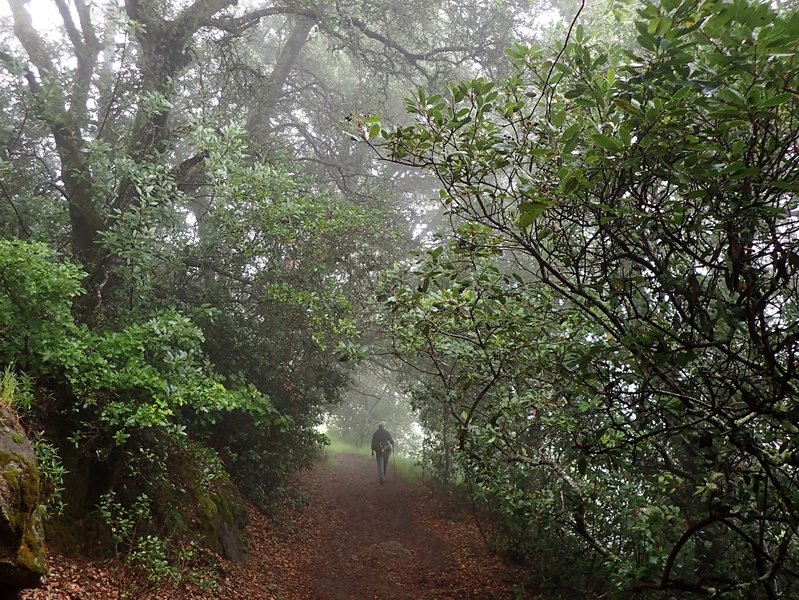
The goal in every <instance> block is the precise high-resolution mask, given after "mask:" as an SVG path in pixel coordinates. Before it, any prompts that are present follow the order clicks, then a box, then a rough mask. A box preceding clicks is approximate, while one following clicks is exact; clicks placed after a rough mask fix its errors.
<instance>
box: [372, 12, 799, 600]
mask: <svg viewBox="0 0 799 600" xmlns="http://www.w3.org/2000/svg"><path fill="white" fill-rule="evenodd" d="M635 28H636V30H637V40H636V43H635V44H633V45H630V46H629V47H628V48H626V49H625V48H623V47H618V46H614V45H611V46H610V47H608V46H607V44H604V43H594V42H593V41H592V40H591V39H590V37H589V36H587V35H586V34H585V32H584V31H583V28H582V27H580V26H579V25H578V26H575V27H573V28H571V29H570V30H569V32H568V38H567V43H566V44H565V45H564V46H563V47H562V51H561V52H557V51H555V52H553V51H548V50H544V49H540V48H537V47H534V46H522V45H519V46H516V47H514V48H512V49H510V50H509V51H508V54H509V56H511V57H512V58H513V60H514V62H515V64H516V68H517V71H516V73H515V74H514V75H512V76H511V77H509V78H506V79H502V80H499V81H496V82H492V81H487V80H484V79H476V80H472V81H466V82H462V83H456V84H453V85H450V86H448V87H447V89H446V91H444V92H442V93H441V94H436V95H433V96H429V95H427V94H425V93H424V92H423V91H420V92H419V93H418V94H417V95H416V96H415V97H413V98H412V99H411V100H410V101H409V110H410V112H411V113H412V114H413V115H415V117H416V123H415V124H412V125H409V126H404V127H398V128H394V129H386V128H382V129H381V126H380V122H379V120H377V119H375V120H374V125H375V126H374V127H373V128H372V130H371V131H370V132H368V134H367V136H366V137H367V139H369V140H370V142H371V143H372V144H373V145H374V146H375V147H376V148H377V150H378V151H379V152H382V153H384V155H385V156H386V158H388V159H390V160H393V161H397V162H400V163H403V164H413V165H422V166H424V167H426V168H428V169H430V170H431V171H433V172H434V173H435V174H436V175H437V177H438V178H439V179H440V181H441V183H442V185H443V190H442V192H441V200H442V202H443V204H444V205H445V207H446V209H447V210H448V213H449V215H450V217H451V221H452V223H453V234H454V235H453V237H452V239H451V241H447V242H445V243H442V244H441V245H440V246H439V247H437V248H435V249H432V250H429V251H428V252H426V253H423V254H422V255H420V256H419V258H418V260H416V261H414V262H413V263H410V264H408V265H405V266H404V267H400V268H399V269H398V270H396V271H395V273H394V274H393V275H392V276H391V277H390V278H389V279H388V280H387V283H386V307H387V311H388V313H387V314H388V317H389V326H390V327H391V328H392V331H393V333H394V335H395V338H396V344H397V351H398V353H399V354H400V355H402V356H404V357H407V358H409V359H412V360H414V361H415V363H416V365H417V367H418V368H419V369H420V370H422V371H424V372H425V373H424V379H423V381H424V385H423V387H422V389H421V391H420V392H419V393H417V395H416V402H417V404H418V405H419V406H420V409H421V411H422V414H423V415H426V417H425V425H426V426H427V427H429V428H432V429H433V430H434V431H436V432H437V438H436V439H438V440H439V441H440V446H441V447H440V448H439V455H443V454H444V453H447V452H449V453H452V454H453V456H454V458H455V460H456V461H457V465H458V466H459V468H460V469H461V471H462V472H463V473H464V474H465V476H466V477H467V479H468V480H469V481H470V482H471V483H472V485H473V487H474V493H475V494H476V495H477V496H478V497H480V498H483V499H485V500H486V501H487V502H488V503H489V505H490V507H491V508H492V509H493V510H494V511H496V513H497V514H498V515H499V517H498V521H499V522H501V523H502V525H503V527H504V529H503V531H504V535H505V536H507V537H508V539H509V542H510V544H511V545H515V546H516V547H517V548H519V549H520V552H521V553H522V554H527V555H528V556H529V555H533V554H535V552H536V551H538V552H542V551H546V553H547V554H546V556H547V559H551V557H552V556H553V553H555V552H564V553H565V554H564V559H565V560H568V561H570V562H573V561H574V557H575V556H579V557H581V559H580V562H579V565H578V566H577V567H574V571H576V572H578V573H580V574H583V578H582V579H583V581H578V582H576V583H577V584H578V585H580V586H581V587H582V589H583V590H584V591H586V590H591V589H593V591H594V592H595V593H602V594H604V593H607V592H608V591H611V590H616V591H618V592H629V591H636V592H639V593H641V594H645V595H646V594H657V593H662V592H667V593H671V594H676V595H680V597H687V596H689V595H691V594H697V595H705V596H711V597H740V598H788V597H793V596H795V595H796V594H797V593H799V591H798V589H799V588H797V581H799V573H797V568H796V565H797V564H799V460H798V458H799V446H797V441H798V440H799V436H798V435H797V434H799V430H797V422H799V412H797V410H798V409H799V392H798V391H797V384H798V383H799V372H798V371H797V360H796V357H797V350H798V349H799V348H797V342H798V341H799V335H798V334H799V329H797V328H798V327H799V325H798V323H799V321H797V302H799V296H797V277H798V276H799V248H797V241H798V240H799V238H798V237H797V234H798V233H799V230H798V229H797V220H796V219H797V210H799V206H797V201H798V200H799V160H798V159H799V156H797V154H798V153H799V146H798V145H797V144H799V93H797V81H798V80H799V79H798V78H797V69H798V68H799V63H797V50H798V49H799V48H798V43H797V40H798V39H799V14H797V13H796V12H777V11H776V10H775V9H774V8H772V7H771V6H769V5H767V4H761V3H749V2H746V1H744V0H735V1H733V2H722V1H720V0H700V1H696V0H691V1H680V0H667V1H663V2H660V3H655V4H645V5H644V6H643V8H642V9H641V10H640V12H639V16H638V18H637V20H636V22H635ZM550 575H554V574H552V573H550ZM577 579H579V577H578V578H577ZM572 583H575V582H572ZM609 583H610V584H612V585H611V586H610V588H609V587H608V585H609Z"/></svg>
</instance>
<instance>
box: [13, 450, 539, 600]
mask: <svg viewBox="0 0 799 600" xmlns="http://www.w3.org/2000/svg"><path fill="white" fill-rule="evenodd" d="M299 484H300V487H301V488H302V489H304V490H305V492H306V493H307V495H308V500H309V502H308V505H307V506H305V507H302V508H297V509H294V510H289V511H285V512H284V513H283V514H281V516H280V517H279V518H278V519H277V520H273V521H270V520H268V519H267V518H266V517H264V516H263V515H261V514H260V513H258V512H257V511H255V510H252V511H251V520H250V524H249V534H250V540H251V545H250V549H249V554H250V556H249V560H248V561H247V562H246V563H243V564H240V565H232V564H226V565H224V567H223V571H224V575H223V580H224V586H223V588H222V589H220V590H216V591H213V592H212V591H209V590H206V591H196V590H195V591H189V590H175V589H172V590H168V591H167V590H160V591H156V592H153V593H151V594H148V595H147V596H146V597H147V598H158V599H161V598H163V599H165V600H166V599H169V600H184V599H189V598H192V599H198V598H202V599H212V598H213V599H220V600H222V599H224V600H233V599H236V600H256V599H257V600H372V599H374V600H377V599H380V600H500V599H502V600H504V599H508V600H514V599H518V600H522V599H528V598H529V599H532V598H535V597H536V596H535V595H534V594H532V593H530V592H526V593H525V592H523V591H522V590H523V585H522V582H523V581H524V576H525V573H524V571H523V570H522V569H520V568H518V567H514V566H511V565H508V564H506V563H504V562H503V561H502V560H500V559H499V558H498V557H496V556H492V555H490V554H488V552H487V550H486V548H485V545H484V544H483V542H482V539H481V538H480V535H479V531H478V530H477V528H476V526H475V525H474V520H473V519H472V518H471V516H470V515H469V514H468V512H464V510H463V509H462V508H461V509H457V508H455V507H453V505H452V503H450V502H448V499H447V497H446V495H445V494H444V493H442V492H433V491H431V490H429V489H428V488H426V487H425V486H424V485H422V484H420V483H418V482H414V481H407V480H405V479H403V478H402V477H398V476H397V473H396V471H395V470H394V469H393V466H392V467H391V468H390V471H389V478H388V481H387V482H386V484H385V485H384V486H380V485H378V483H377V470H376V467H375V465H374V462H373V461H372V460H369V459H367V458H364V457H358V456H352V455H337V456H333V457H331V458H330V459H329V460H328V461H327V462H326V463H322V464H319V465H317V466H316V467H315V468H314V469H312V470H310V471H308V472H305V473H303V474H302V475H301V477H300V478H299ZM54 558H55V560H56V561H59V558H58V557H54ZM54 566H55V565H54ZM108 576H109V571H108V570H107V569H106V568H104V566H103V565H96V564H91V563H86V562H85V561H84V562H83V563H82V564H77V565H76V564H72V563H70V562H69V561H63V560H62V561H60V562H59V564H58V568H57V569H55V570H54V572H53V576H52V577H51V582H50V584H49V585H48V586H47V588H45V589H42V590H38V591H36V592H34V593H30V592H28V595H26V596H25V598H31V599H35V600H39V599H44V598H48V599H49V598H53V599H67V598H68V599H71V600H72V599H74V600H78V599H83V598H86V599H92V600H94V599H106V598H118V597H120V594H119V590H120V586H119V585H118V584H113V582H110V581H109V580H108Z"/></svg>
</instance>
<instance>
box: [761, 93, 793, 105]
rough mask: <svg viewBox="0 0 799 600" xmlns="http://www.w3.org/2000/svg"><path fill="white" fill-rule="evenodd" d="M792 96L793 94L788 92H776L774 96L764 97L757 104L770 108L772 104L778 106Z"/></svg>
mask: <svg viewBox="0 0 799 600" xmlns="http://www.w3.org/2000/svg"><path fill="white" fill-rule="evenodd" d="M793 96H794V95H793V94H791V93H790V92H785V93H783V94H777V95H776V96H772V97H771V98H766V99H765V100H763V102H761V103H760V104H759V106H761V107H763V108H771V107H773V106H780V105H782V104H785V103H786V102H788V100H790V99H791V98H793Z"/></svg>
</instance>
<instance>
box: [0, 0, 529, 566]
mask: <svg viewBox="0 0 799 600" xmlns="http://www.w3.org/2000/svg"><path fill="white" fill-rule="evenodd" d="M43 7H44V4H36V3H29V2H27V1H24V0H8V2H7V8H3V9H2V12H0V331H1V332H2V337H0V368H1V369H3V370H4V372H5V373H6V375H5V376H4V381H8V382H13V383H14V385H17V384H19V389H20V390H23V392H24V393H22V392H20V393H15V394H14V395H13V397H14V398H18V399H21V401H17V404H18V409H19V410H20V411H21V412H22V413H23V414H22V416H23V420H24V422H25V424H26V426H27V427H28V429H29V431H30V432H31V434H32V435H34V434H35V436H36V439H37V448H39V450H40V463H41V466H42V468H43V479H44V480H45V481H46V482H47V486H48V490H49V491H48V493H47V496H48V497H47V498H46V501H47V506H51V507H53V508H52V509H51V510H50V511H49V514H50V515H51V516H53V517H55V516H57V514H58V513H63V515H64V517H63V518H62V519H60V521H59V522H58V523H56V522H51V523H50V527H51V529H52V532H51V533H53V534H56V536H57V537H58V538H60V539H62V540H65V541H66V542H67V543H74V544H78V545H80V544H84V545H89V546H91V549H93V550H94V549H95V543H96V542H102V541H106V542H107V547H112V548H115V549H116V550H118V551H120V552H128V553H129V555H130V556H131V558H132V559H133V562H134V563H136V564H138V565H141V566H144V567H146V568H147V569H149V570H150V571H151V572H152V573H153V574H155V575H156V576H158V577H170V578H171V577H172V575H173V573H172V572H171V571H170V570H169V568H167V567H168V565H169V562H168V559H169V558H173V559H177V560H178V563H181V562H185V560H184V559H185V556H184V555H183V554H182V553H181V550H180V548H181V547H182V546H181V544H180V543H179V542H178V541H177V537H180V536H186V535H188V536H191V535H196V534H197V533H202V534H204V537H205V543H206V544H208V545H209V546H211V547H212V548H213V549H215V550H217V551H223V550H224V551H225V552H226V553H227V554H228V555H231V554H233V555H235V554H236V552H235V548H234V549H233V550H231V549H230V548H223V547H221V542H220V539H221V538H223V537H224V538H225V539H226V540H228V541H229V539H230V538H231V537H236V534H237V531H236V530H237V529H238V528H239V527H240V526H241V521H242V513H243V511H242V505H241V498H240V497H239V491H243V492H244V493H246V494H247V495H248V496H249V498H250V499H251V500H254V501H256V502H257V503H258V504H259V505H260V506H261V507H263V508H267V507H268V505H269V503H270V502H272V501H273V500H274V499H275V498H276V497H279V496H280V495H281V494H283V493H284V488H283V486H284V483H285V481H286V479H287V477H288V475H290V474H291V473H292V472H294V471H295V470H297V469H298V468H301V467H302V466H305V465H307V464H308V463H309V461H310V460H311V459H312V458H313V456H314V455H315V452H316V451H317V449H318V447H319V444H320V442H323V437H322V436H321V435H320V434H319V433H317V431H316V429H315V427H316V426H317V425H318V424H319V423H320V422H321V420H322V413H323V411H324V410H325V409H326V408H327V407H328V406H329V405H331V404H335V403H336V402H338V401H339V399H340V397H341V393H342V390H343V389H344V388H345V386H346V385H347V382H348V380H349V378H350V370H351V366H350V365H351V363H346V362H343V361H341V360H340V359H341V357H342V352H345V351H346V349H347V348H352V347H356V346H357V345H358V344H360V342H361V338H362V337H363V336H364V331H363V328H362V323H365V322H370V321H368V320H367V319H365V318H364V316H365V315H366V314H368V313H369V312H371V311H373V303H372V302H370V301H369V300H368V298H369V296H370V295H371V294H372V290H373V286H374V280H375V278H376V274H377V273H379V272H380V271H381V270H383V269H385V268H386V267H387V266H389V265H390V264H391V263H392V262H393V261H394V259H395V257H396V256H397V255H398V254H399V253H401V252H402V251H403V249H404V248H405V247H407V245H408V244H409V241H410V233H411V231H412V230H413V228H414V227H415V226H416V223H414V222H412V220H413V219H414V216H415V215H416V214H417V213H418V212H419V211H420V206H419V203H418V197H419V193H420V190H424V189H425V185H426V184H425V182H424V181H423V180H421V179H420V178H418V177H414V176H412V175H410V174H409V171H408V170H407V169H405V168H400V167H390V168H389V167H386V166H385V165H382V166H381V165H376V164H375V161H374V159H373V157H372V156H371V155H370V153H369V152H368V151H366V149H365V148H363V147H362V146H359V145H358V144H354V143H353V141H352V139H351V136H349V135H345V134H343V133H342V131H341V130H342V128H343V127H344V126H345V125H346V124H347V122H348V121H349V122H356V121H358V119H359V118H360V117H357V116H353V115H358V114H359V113H360V112H371V111H375V110H377V109H381V110H382V109H388V110H391V109H392V107H394V106H401V102H400V101H399V100H398V99H399V98H400V97H401V96H400V91H401V90H402V89H404V88H403V86H407V85H408V84H409V83H411V82H413V84H416V83H420V82H421V83H432V82H434V81H437V80H440V79H443V78H447V77H451V76H452V75H453V74H455V73H466V72H468V71H473V70H475V69H482V70H492V71H496V72H499V71H500V70H501V69H502V68H504V67H503V65H504V66H505V67H506V66H507V65H508V64H509V62H508V61H507V60H505V59H503V57H502V50H503V48H504V47H506V46H508V45H510V44H512V43H513V42H514V40H515V39H518V38H519V37H520V32H521V31H524V30H526V29H527V28H529V26H530V23H531V22H532V20H533V19H534V18H535V14H534V13H533V12H531V11H529V10H527V9H528V8H529V7H530V4H529V3H528V2H526V1H524V0H521V1H519V2H516V1H514V2H508V3H501V4H497V5H495V6H493V7H486V6H483V5H480V4H474V5H468V6H464V7H460V6H456V5H454V4H452V3H449V2H433V3H431V2H415V1H413V2H405V3H399V4H391V5H385V3H380V2H357V3H355V2H341V3H335V4H331V3H329V2H318V3H315V2H308V3H293V2H289V3H270V2H263V3H259V4H258V5H247V6H244V5H242V6H238V4H237V3H236V2H233V1H231V0H193V1H191V2H160V1H158V2H154V1H152V0H133V1H126V2H115V1H108V2H100V3H96V2H86V1H85V0H55V1H54V2H53V3H52V5H51V6H50V8H51V10H50V11H49V13H48V12H47V11H46V10H44V9H43ZM403 93H404V92H403ZM9 386H11V383H9ZM9 389H10V387H9ZM9 397H11V396H9ZM98 518H99V520H100V524H99V525H98ZM231 530H232V531H233V534H231ZM86 532H91V535H86ZM170 537H172V538H174V539H173V540H172V541H169V538H170ZM234 545H235V544H234ZM231 557H232V558H235V556H231Z"/></svg>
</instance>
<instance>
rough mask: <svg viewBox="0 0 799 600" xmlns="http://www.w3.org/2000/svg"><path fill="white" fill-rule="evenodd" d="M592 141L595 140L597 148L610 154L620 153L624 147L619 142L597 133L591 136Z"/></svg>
mask: <svg viewBox="0 0 799 600" xmlns="http://www.w3.org/2000/svg"><path fill="white" fill-rule="evenodd" d="M591 139H592V140H594V143H595V144H596V145H597V146H599V147H601V148H604V149H605V150H609V151H610V152H619V151H620V150H621V149H622V148H623V145H622V144H621V143H620V142H619V141H618V140H616V139H614V138H612V137H610V136H607V135H605V134H603V133H595V134H594V135H592V136H591Z"/></svg>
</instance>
